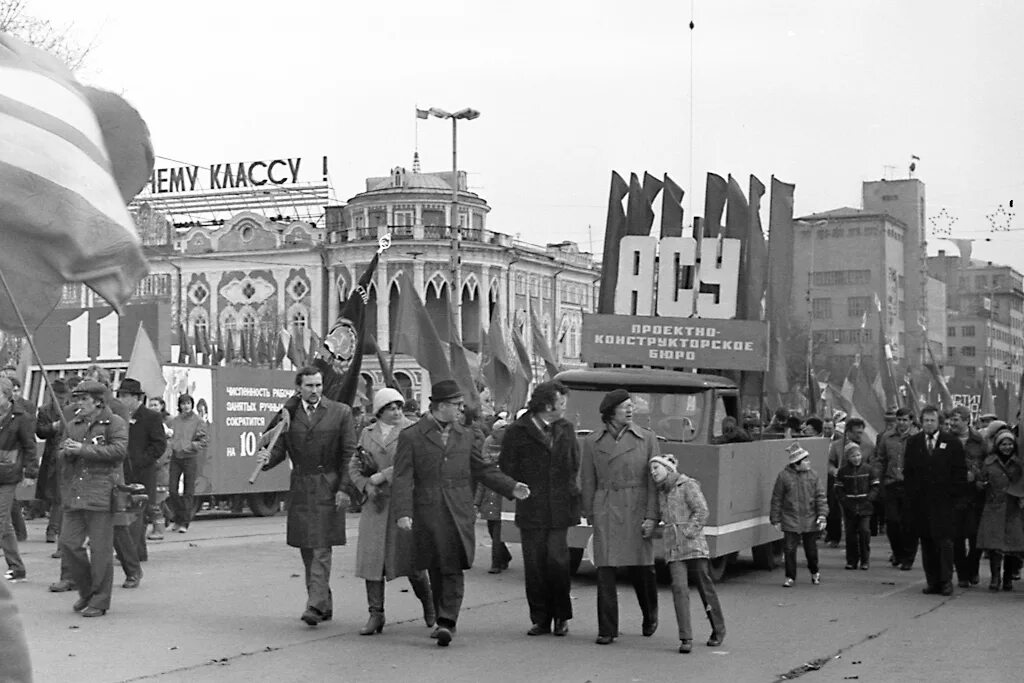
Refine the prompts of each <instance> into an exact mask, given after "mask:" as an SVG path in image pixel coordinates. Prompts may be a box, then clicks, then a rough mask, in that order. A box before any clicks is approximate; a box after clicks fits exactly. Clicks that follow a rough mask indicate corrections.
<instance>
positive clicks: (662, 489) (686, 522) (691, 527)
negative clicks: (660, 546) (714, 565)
mask: <svg viewBox="0 0 1024 683" xmlns="http://www.w3.org/2000/svg"><path fill="white" fill-rule="evenodd" d="M658 508H659V509H660V510H661V521H662V523H663V524H664V525H665V528H664V542H665V561H666V562H680V561H682V560H699V559H702V558H703V559H707V558H709V557H711V554H710V553H709V552H708V541H707V538H705V537H704V523H705V522H707V521H708V502H707V500H705V498H704V493H703V492H702V491H701V490H700V482H699V481H697V480H696V479H693V478H692V477H688V476H686V475H685V474H679V475H678V476H677V478H676V480H675V481H674V482H669V481H668V480H667V479H666V480H665V481H664V482H662V484H661V485H660V486H658Z"/></svg>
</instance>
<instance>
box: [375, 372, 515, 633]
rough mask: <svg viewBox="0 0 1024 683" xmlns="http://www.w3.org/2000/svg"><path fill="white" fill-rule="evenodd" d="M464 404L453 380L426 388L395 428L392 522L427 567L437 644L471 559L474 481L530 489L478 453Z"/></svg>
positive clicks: (450, 623)
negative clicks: (416, 414) (423, 410)
mask: <svg viewBox="0 0 1024 683" xmlns="http://www.w3.org/2000/svg"><path fill="white" fill-rule="evenodd" d="M464 405H465V402H464V401H463V398H462V392H461V391H460V390H459V386H458V384H456V383H455V382H454V381H453V380H450V379H449V380H442V381H440V382H437V383H435V384H434V385H433V387H431V390H430V406H429V410H428V412H427V414H426V415H424V416H423V417H421V418H420V420H419V422H417V423H416V424H414V425H412V426H411V427H407V428H406V429H405V430H404V431H402V433H401V434H399V435H398V452H397V453H396V455H395V465H394V468H395V469H394V475H393V477H394V478H393V480H392V484H391V487H392V497H391V500H392V503H391V504H392V512H393V514H394V516H395V518H396V519H397V523H398V528H399V529H400V530H402V531H404V532H412V533H413V535H414V540H415V564H416V569H418V570H423V569H425V570H427V572H428V573H429V576H430V587H431V590H432V591H433V593H434V600H435V602H436V603H437V628H435V629H434V632H433V633H432V634H431V636H432V637H434V638H437V644H438V645H440V646H442V647H446V646H447V645H448V644H449V643H450V642H451V640H452V636H453V635H454V633H455V626H456V622H457V621H458V618H459V610H460V608H461V607H462V596H463V593H464V579H463V571H464V570H466V569H469V568H470V567H471V566H473V552H474V550H475V549H476V538H475V535H474V526H475V522H476V513H475V511H474V509H473V489H474V485H475V484H476V483H477V482H478V481H479V482H480V483H482V484H483V485H484V486H486V487H487V488H489V489H492V490H494V491H497V492H498V493H500V494H502V495H503V496H505V497H506V498H512V497H515V498H517V499H519V500H523V499H525V498H527V497H529V495H530V489H529V487H528V486H526V484H523V483H520V482H516V481H515V480H514V479H512V478H511V477H509V476H508V475H505V474H502V473H501V471H500V470H499V469H498V466H497V465H495V464H494V463H488V462H486V461H485V460H484V459H483V457H482V456H481V448H482V445H483V439H482V438H481V436H480V435H478V433H477V432H476V431H475V430H473V429H471V428H469V427H465V426H463V424H462V411H463V407H464Z"/></svg>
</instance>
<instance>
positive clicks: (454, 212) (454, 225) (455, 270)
mask: <svg viewBox="0 0 1024 683" xmlns="http://www.w3.org/2000/svg"><path fill="white" fill-rule="evenodd" d="M427 111H428V112H429V113H430V115H431V116H434V117H436V118H439V119H451V121H452V208H451V218H450V220H449V223H450V225H449V230H451V257H450V259H451V262H450V268H451V272H452V291H451V292H450V296H451V297H452V301H451V303H452V309H453V310H454V311H455V316H456V317H457V318H460V319H459V320H456V321H455V323H456V324H457V325H458V326H459V329H461V327H462V320H461V317H462V315H461V308H460V305H461V303H462V301H461V298H462V283H461V282H460V280H461V277H460V276H461V268H460V266H461V265H462V264H461V260H462V257H461V256H460V254H459V248H460V247H461V244H460V243H461V241H462V229H461V226H460V225H459V157H458V149H459V148H458V122H459V120H460V119H462V120H465V121H472V120H473V119H475V118H477V117H478V116H480V112H478V111H477V110H476V109H470V108H469V107H467V108H465V109H460V110H459V111H457V112H455V113H454V114H453V113H451V112H447V111H445V110H444V109H438V108H437V107H431V108H430V109H428V110H427ZM467 227H468V226H467ZM455 296H458V297H459V301H456V300H455V299H454V297H455Z"/></svg>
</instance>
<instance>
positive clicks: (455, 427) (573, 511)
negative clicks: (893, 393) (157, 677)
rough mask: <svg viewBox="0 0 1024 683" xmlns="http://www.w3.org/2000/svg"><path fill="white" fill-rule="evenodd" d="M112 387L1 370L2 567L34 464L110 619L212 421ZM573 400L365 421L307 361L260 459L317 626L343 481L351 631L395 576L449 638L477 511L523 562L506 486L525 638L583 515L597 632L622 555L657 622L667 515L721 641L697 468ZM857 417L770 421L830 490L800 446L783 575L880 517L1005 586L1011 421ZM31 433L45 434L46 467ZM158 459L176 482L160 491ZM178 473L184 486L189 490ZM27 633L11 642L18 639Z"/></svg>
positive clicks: (939, 586)
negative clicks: (582, 410) (659, 544)
mask: <svg viewBox="0 0 1024 683" xmlns="http://www.w3.org/2000/svg"><path fill="white" fill-rule="evenodd" d="M107 380H108V378H107V377H106V374H105V372H104V371H103V370H102V369H101V368H92V369H91V370H90V372H88V373H87V374H86V376H85V377H84V378H82V379H80V380H79V379H78V378H72V379H70V380H68V381H62V380H58V381H56V382H54V383H53V384H54V386H53V389H54V392H53V393H54V397H55V398H56V402H54V401H50V402H49V403H48V404H47V405H45V406H44V407H43V408H41V409H40V410H39V411H38V414H33V412H32V411H31V410H30V408H29V407H28V406H27V405H25V404H24V403H23V402H22V401H21V399H19V398H17V396H18V394H17V392H16V390H15V385H14V384H13V383H12V382H11V380H10V379H8V378H3V377H0V520H2V529H3V530H2V534H0V540H2V544H0V545H2V549H3V552H4V556H5V559H6V560H7V564H8V571H7V574H6V577H7V579H8V580H9V581H14V582H17V581H20V580H23V579H24V578H25V569H24V564H23V563H22V562H21V559H20V556H19V554H18V546H17V535H16V532H15V530H14V525H13V523H12V512H13V510H14V508H15V507H16V506H15V505H14V488H15V486H16V485H17V484H18V483H19V482H21V481H22V480H23V479H28V480H30V483H31V480H33V479H36V478H37V477H38V482H37V496H38V498H39V499H40V500H42V501H45V502H46V503H48V504H49V512H50V524H49V526H48V527H47V540H48V541H50V540H53V541H57V540H59V545H58V551H57V552H56V553H55V554H54V555H55V557H59V558H60V559H61V569H60V580H59V581H57V582H56V583H54V584H53V585H52V586H51V587H50V589H51V590H52V591H55V592H62V591H66V590H76V591H77V592H78V596H79V597H78V600H77V601H76V602H75V603H74V605H73V609H74V610H75V611H76V612H80V613H81V614H82V615H83V616H85V617H97V616H103V615H104V614H106V612H107V610H108V609H109V607H110V602H111V589H112V580H113V557H114V556H115V555H116V557H117V558H118V560H119V561H120V563H121V566H122V568H123V569H124V572H125V575H126V579H125V583H124V584H123V585H124V587H125V588H135V587H137V586H139V583H140V581H141V578H142V570H141V567H140V562H141V561H144V560H145V559H146V554H147V553H146V540H147V538H148V539H149V540H153V539H159V538H161V537H162V534H163V532H164V529H163V524H162V521H161V510H162V509H164V507H163V505H162V501H161V495H160V494H161V490H162V491H164V492H166V491H167V490H168V489H169V492H170V499H169V500H168V501H167V503H168V505H167V509H168V511H169V513H168V517H169V520H170V522H171V523H173V527H172V531H177V532H181V533H184V532H186V531H187V529H188V526H189V523H190V521H191V518H190V517H191V513H192V510H193V509H194V506H193V503H192V501H191V499H190V497H191V493H192V492H193V491H194V489H193V487H194V482H195V476H196V463H195V460H196V454H197V453H198V452H199V451H201V450H202V449H203V448H205V446H206V443H207V435H206V431H205V422H203V420H202V419H201V418H199V417H197V416H196V414H195V413H194V411H193V402H192V399H191V397H189V396H187V395H183V396H182V397H181V398H180V400H179V405H178V409H179V413H178V415H176V416H175V417H174V418H168V416H167V415H166V412H164V411H163V410H162V408H163V406H162V405H161V404H162V401H160V400H159V399H151V400H150V401H149V407H147V405H146V403H147V402H146V396H145V394H144V393H143V391H142V389H141V387H140V386H139V383H138V382H137V381H135V380H133V379H130V378H129V379H125V380H123V381H122V382H121V384H120V386H119V387H118V388H117V391H116V394H115V393H113V392H112V391H111V388H110V387H109V386H108V384H109V382H108V381H107ZM568 394H569V392H568V390H567V389H566V387H565V386H564V385H562V384H560V383H559V382H555V381H552V382H544V383H541V384H539V385H537V386H536V387H535V388H534V390H533V392H532V395H531V396H530V399H529V403H528V405H527V406H526V408H524V409H523V410H521V411H519V413H518V414H517V415H516V416H515V418H512V417H510V416H508V415H507V414H502V415H499V416H498V418H497V420H496V421H495V422H494V423H493V424H491V425H485V424H483V423H482V420H481V419H480V416H479V415H478V414H476V413H475V412H473V411H468V410H466V408H465V402H464V398H463V395H462V392H461V391H460V390H459V388H458V386H457V384H456V383H455V382H454V381H451V380H444V381H440V382H437V383H435V384H434V385H433V387H432V389H431V395H430V403H429V406H428V409H427V410H426V411H425V412H424V413H423V414H422V415H417V414H416V412H415V410H413V411H410V410H409V409H410V406H409V405H408V404H407V402H406V401H405V400H404V398H403V396H402V395H401V394H400V393H399V392H398V391H396V390H393V389H388V388H384V389H380V390H379V391H377V392H376V393H375V394H374V396H373V398H372V404H371V406H372V407H371V411H370V412H371V415H369V416H367V417H368V418H369V419H368V420H366V423H365V425H364V424H363V421H362V419H361V416H359V415H358V414H354V413H353V411H352V409H351V408H349V407H348V406H346V405H344V404H341V403H338V402H335V401H332V400H330V399H327V398H325V397H324V396H323V376H322V373H321V370H320V369H318V368H316V367H306V368H302V369H301V370H299V372H298V373H297V376H296V394H295V396H294V397H293V398H292V399H290V400H289V401H288V402H287V403H286V404H285V407H284V409H283V412H287V413H288V418H289V419H288V422H287V423H286V425H285V430H284V432H283V434H284V438H281V439H278V440H277V441H276V442H275V443H274V445H273V447H272V448H271V449H270V450H262V451H260V452H259V453H258V454H257V460H258V462H259V463H260V465H261V466H262V468H263V469H270V468H272V467H275V466H277V465H279V464H280V463H282V462H284V461H285V459H289V460H290V462H291V466H292V471H291V487H290V503H289V508H288V521H287V539H286V540H287V543H288V545H291V546H293V547H296V548H298V549H299V551H300V556H301V559H302V561H303V564H304V566H305V578H306V587H307V602H306V608H305V611H304V612H303V613H302V615H301V617H300V618H301V620H302V621H303V622H305V623H306V624H308V625H310V626H316V625H318V624H321V623H323V622H325V621H330V620H331V619H332V618H333V601H332V593H331V588H330V573H331V560H332V547H333V546H336V545H344V544H345V541H346V539H345V522H344V515H345V511H346V510H347V509H349V506H350V503H351V502H352V501H351V500H350V497H349V493H351V494H352V495H353V496H355V497H356V498H357V501H356V502H357V503H358V504H359V505H361V510H362V514H361V516H360V520H359V531H360V533H359V541H358V545H357V549H356V575H357V576H358V577H360V578H362V579H363V580H364V582H365V588H366V600H367V609H368V611H369V619H368V621H367V623H366V626H365V627H364V628H363V629H362V630H361V631H360V633H361V634H362V635H375V634H380V633H382V632H383V630H384V627H385V624H386V619H385V616H384V598H385V585H386V582H387V581H388V580H391V579H394V578H397V577H407V579H408V580H409V582H410V585H411V586H412V588H413V591H414V592H415V594H416V596H417V597H418V598H419V600H420V602H421V604H422V608H423V618H424V621H425V623H426V624H427V626H429V627H433V630H432V631H431V637H432V638H434V639H436V642H437V645H439V646H447V645H449V644H450V643H451V642H452V640H453V639H454V637H455V634H456V631H457V624H458V617H459V612H460V609H461V604H462V599H463V595H464V590H465V585H464V579H463V573H464V571H465V570H467V569H469V568H470V567H471V566H472V564H473V559H474V551H475V548H476V542H475V538H474V526H475V520H476V517H477V515H478V514H479V515H480V516H482V517H483V518H485V519H487V520H488V531H489V533H490V534H491V536H492V556H491V568H490V571H491V572H493V573H498V572H501V571H504V570H505V569H506V568H507V567H508V564H509V561H510V560H511V554H510V553H509V551H508V549H507V547H506V546H505V544H504V543H502V541H501V537H500V529H501V526H500V507H501V505H500V498H501V497H504V498H509V499H513V498H514V499H515V500H516V512H515V523H516V525H517V526H518V527H519V531H520V536H521V543H522V545H521V548H522V561H523V569H524V579H525V592H526V598H527V604H528V609H529V618H530V622H531V626H530V628H529V629H528V630H527V631H526V633H527V634H528V635H529V636H544V635H554V636H565V635H566V634H567V633H568V631H569V621H570V620H571V619H572V617H573V606H572V602H571V600H570V596H569V590H570V578H569V574H570V569H569V562H570V560H569V548H568V529H569V528H570V527H571V526H573V525H575V524H577V523H579V521H580V519H581V518H585V519H586V520H588V521H589V523H590V524H591V526H592V528H593V551H592V556H593V562H594V564H595V566H596V567H597V605H596V609H597V615H598V634H597V638H596V643H598V644H601V645H609V644H612V643H614V642H615V640H616V638H617V637H618V636H619V634H620V627H619V611H618V602H617V591H616V576H617V572H618V570H620V569H621V570H624V571H625V572H627V573H628V576H629V578H630V580H631V582H632V584H633V587H634V590H635V593H636V597H637V601H638V604H639V607H640V612H641V616H642V620H641V633H642V634H643V635H644V636H651V635H653V634H654V633H655V631H656V630H657V628H658V623H659V621H658V591H657V585H656V581H655V572H654V548H653V538H654V536H655V529H656V528H657V527H658V526H659V525H660V526H661V527H662V537H663V539H664V547H665V552H666V557H665V560H666V562H667V565H668V569H669V573H670V575H671V578H672V598H673V607H674V612H675V616H676V622H677V629H678V639H679V643H680V644H679V652H682V653H688V652H691V651H692V643H693V637H694V630H693V626H692V623H691V619H690V606H689V588H688V582H691V581H692V582H693V583H694V584H695V586H696V588H697V591H698V594H699V596H700V598H701V601H702V603H703V605H704V612H705V615H706V616H707V618H708V620H709V623H710V627H711V632H710V637H709V638H708V641H707V645H708V646H711V647H716V646H718V645H720V644H721V643H722V642H723V639H724V638H725V634H726V628H725V622H724V616H723V612H722V608H721V605H720V603H719V600H718V596H717V594H716V592H715V587H714V583H713V581H712V579H711V572H710V565H709V552H708V545H707V542H706V540H705V537H704V531H703V527H704V523H705V521H706V520H707V517H708V507H707V503H706V501H705V499H704V496H703V493H702V491H701V486H700V482H698V481H697V480H695V479H693V478H691V477H689V476H687V474H686V473H685V472H684V471H681V468H680V464H679V463H678V462H676V460H675V458H674V457H673V456H672V455H668V454H662V453H661V452H660V448H659V445H658V439H657V438H656V437H655V435H654V434H653V433H652V432H651V431H649V430H647V429H645V428H643V427H641V426H639V425H637V424H636V423H635V422H634V419H633V418H634V404H633V400H632V396H631V394H630V392H629V391H628V390H627V389H625V388H621V389H615V390H613V391H610V392H608V393H607V394H606V395H605V397H604V399H603V400H602V402H601V404H600V408H599V410H600V414H601V415H600V416H601V420H602V425H603V426H602V427H601V428H599V429H597V430H595V431H593V432H591V433H590V434H588V435H587V436H586V437H585V438H583V439H582V440H581V441H578V440H577V436H576V430H575V427H574V426H573V425H572V424H571V423H570V422H569V421H568V420H566V419H565V417H564V416H565V411H566V406H567V402H568ZM845 417H846V416H845V415H842V414H838V415H834V416H833V417H832V418H831V419H821V418H818V417H814V416H812V417H808V418H806V419H804V420H793V419H788V420H782V421H780V422H781V423H782V424H783V430H784V431H785V434H784V436H787V437H788V436H791V435H792V436H797V437H798V436H824V437H826V438H828V439H829V440H830V445H829V452H828V472H827V477H826V478H825V481H824V482H823V481H822V478H821V477H820V476H819V474H818V473H816V472H815V471H814V470H813V469H812V468H811V467H810V465H809V457H808V456H809V453H808V451H807V450H806V449H804V448H803V447H801V446H800V442H799V439H796V440H794V442H793V444H792V445H791V446H790V447H789V449H788V452H789V463H788V464H787V466H786V467H785V468H784V469H783V470H782V471H781V472H780V473H779V475H778V477H777V479H776V482H775V486H774V489H773V493H772V498H771V512H770V521H771V523H772V524H773V525H775V526H776V527H777V528H779V529H780V530H781V531H782V533H783V536H784V544H783V545H784V557H785V575H786V578H785V582H784V584H783V585H784V586H786V587H792V586H793V585H794V584H795V582H796V579H797V551H798V549H799V548H800V547H801V546H802V547H803V550H804V554H805V557H806V561H807V568H808V571H809V573H810V577H811V583H812V584H819V583H820V582H821V574H820V570H819V566H818V557H817V544H818V541H819V538H820V537H821V536H822V535H824V539H825V541H826V542H827V543H829V544H830V545H831V546H832V547H837V546H838V543H839V541H840V539H841V537H842V534H843V533H845V536H846V568H847V569H848V570H858V569H859V570H868V569H869V567H870V538H871V535H872V534H873V533H875V532H876V531H874V530H878V531H880V530H883V529H884V531H885V533H886V534H887V536H888V540H889V544H890V548H891V555H890V557H889V561H890V563H891V564H892V565H893V566H894V567H899V568H900V569H901V570H905V571H906V570H910V569H911V568H912V567H913V564H914V562H915V560H916V556H917V552H918V547H920V551H921V562H922V565H923V568H924V573H925V578H926V581H927V586H926V587H925V589H924V592H925V593H936V594H943V595H950V594H952V592H953V583H952V581H953V574H954V571H955V574H956V578H957V581H958V583H959V585H960V586H961V587H964V588H967V587H970V586H972V585H975V584H977V583H979V581H980V577H979V566H980V561H981V558H982V556H983V555H987V557H988V560H989V567H990V583H989V588H990V589H991V590H994V591H997V590H1004V591H1009V590H1012V589H1013V581H1014V580H1016V579H1017V578H1019V572H1020V568H1021V562H1020V560H1019V557H1020V556H1021V555H1022V554H1024V516H1022V506H1024V479H1022V461H1021V458H1020V456H1019V455H1018V447H1017V439H1018V436H1017V433H1016V429H1015V428H1014V429H1011V428H1009V427H1008V426H1007V424H1006V423H1005V422H1003V421H1000V420H997V419H995V416H991V415H986V416H982V418H981V419H980V420H979V421H978V424H977V425H976V426H972V425H971V419H970V418H971V414H970V411H969V410H968V409H966V408H964V407H958V408H954V409H953V410H952V411H949V412H948V413H942V412H940V411H939V410H937V409H935V408H933V407H926V408H924V409H922V410H921V411H920V412H919V414H918V415H912V414H911V413H910V411H908V410H906V409H901V410H899V411H895V412H893V413H892V414H891V415H887V422H888V426H887V428H886V430H885V431H884V432H883V433H882V434H881V435H880V436H879V437H878V438H877V439H876V440H875V441H874V443H872V442H871V441H870V440H869V439H867V438H866V436H865V434H864V428H865V425H864V423H863V421H862V420H860V419H858V418H850V419H845ZM777 421H778V420H777ZM791 432H797V433H796V434H791ZM36 435H38V436H39V437H40V438H43V439H45V440H46V445H45V449H44V452H43V457H42V463H41V466H40V467H38V468H37V467H36V464H35V460H36V458H35V436H36ZM749 438H750V437H749V436H748V435H747V434H746V433H745V431H744V430H743V429H742V428H741V427H739V424H738V423H737V422H736V421H735V420H733V419H732V418H726V419H725V420H724V421H723V425H722V437H721V439H720V441H721V442H734V441H745V440H749ZM163 464H166V466H167V469H168V470H169V486H168V483H167V482H162V484H161V485H159V486H158V477H159V473H160V471H161V469H162V466H163ZM179 478H183V479H184V487H183V488H184V490H185V491H187V492H188V493H187V494H183V495H179V493H178V491H179V481H178V480H179ZM125 483H127V484H133V483H134V484H138V485H139V486H137V487H135V488H134V489H133V488H131V487H128V486H124V485H123V484H125ZM118 493H128V494H129V495H128V496H127V498H123V497H120V498H119V497H118V495H117V494H118ZM141 493H145V494H147V495H146V496H140V495H139V494H141ZM133 496H134V498H135V501H136V503H137V504H136V505H135V507H134V508H133V506H132V503H131V499H132V497H133ZM112 500H113V501H115V502H114V503H113V504H112ZM119 500H120V501H121V503H120V505H118V503H117V501H119ZM139 501H142V502H141V504H140V503H139ZM150 524H152V527H150V526H149V525H150ZM147 531H148V533H147ZM3 592H6V588H4V589H3ZM6 597H7V596H3V595H0V612H4V613H6V612H5V610H6V609H7V604H6V601H5V600H4V599H2V598H6ZM8 627H9V624H6V623H5V624H0V629H6V628H8ZM16 644H17V639H16V638H14V637H13V636H12V640H10V646H11V647H14V646H16Z"/></svg>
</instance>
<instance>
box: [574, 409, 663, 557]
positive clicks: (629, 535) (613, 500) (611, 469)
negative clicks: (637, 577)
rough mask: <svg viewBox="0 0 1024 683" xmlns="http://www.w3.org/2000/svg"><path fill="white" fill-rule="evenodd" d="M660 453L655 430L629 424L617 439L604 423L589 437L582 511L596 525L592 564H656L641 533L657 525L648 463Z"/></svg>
mask: <svg viewBox="0 0 1024 683" xmlns="http://www.w3.org/2000/svg"><path fill="white" fill-rule="evenodd" d="M659 453H660V451H659V449H658V440H657V437H655V435H654V432H652V431H650V430H647V429H644V428H643V427H639V426H637V425H634V424H630V425H627V426H626V428H625V429H624V430H623V431H622V433H621V434H620V435H619V437H618V438H615V436H613V435H612V433H611V432H610V431H609V429H608V427H607V425H605V426H602V427H600V428H598V429H597V430H595V431H593V432H591V433H590V434H588V435H587V437H586V439H584V441H583V457H582V462H581V465H580V494H581V497H582V510H583V514H584V516H585V517H587V518H588V519H589V520H590V523H591V525H593V527H594V553H593V555H594V565H595V566H597V567H628V566H634V565H652V564H654V544H653V542H652V541H651V539H649V538H643V536H642V535H641V533H642V531H641V525H642V524H643V521H644V519H645V518H646V519H652V520H655V521H657V520H658V519H659V515H658V493H657V490H656V489H655V485H654V480H653V479H651V474H650V472H649V471H648V462H650V459H651V458H653V457H654V456H655V455H658V454H659Z"/></svg>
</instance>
